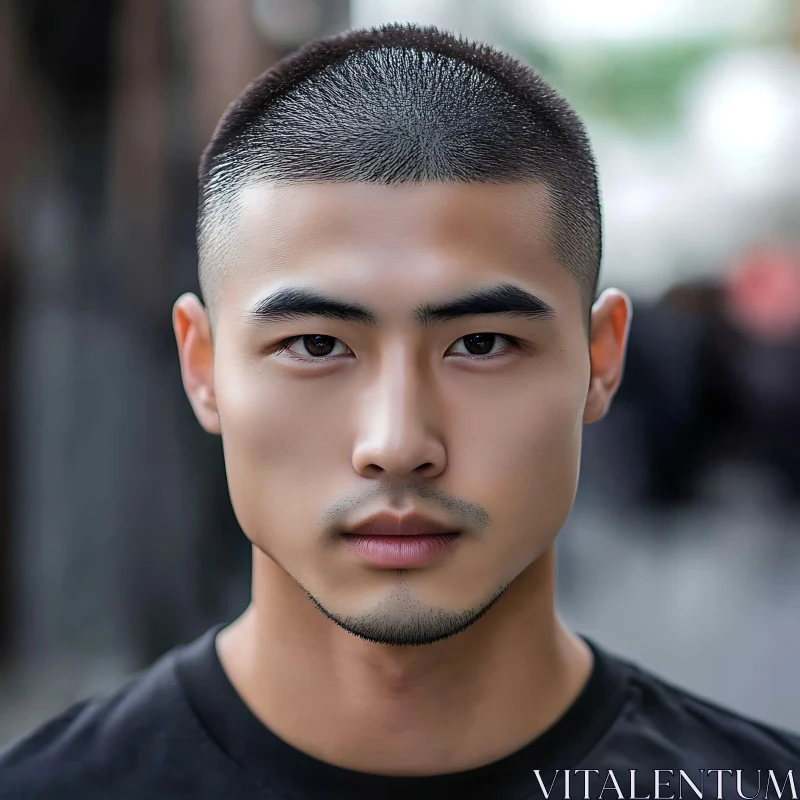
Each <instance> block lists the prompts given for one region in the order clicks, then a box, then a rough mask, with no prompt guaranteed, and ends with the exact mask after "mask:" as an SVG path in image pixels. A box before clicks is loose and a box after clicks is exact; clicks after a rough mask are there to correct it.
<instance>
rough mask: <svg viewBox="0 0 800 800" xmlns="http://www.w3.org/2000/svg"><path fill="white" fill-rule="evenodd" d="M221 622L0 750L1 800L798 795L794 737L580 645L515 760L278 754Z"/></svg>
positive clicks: (282, 749) (286, 748) (286, 749)
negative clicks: (384, 762) (367, 762)
mask: <svg viewBox="0 0 800 800" xmlns="http://www.w3.org/2000/svg"><path fill="white" fill-rule="evenodd" d="M221 627H222V626H218V627H215V628H212V629H211V630H210V631H208V632H207V633H206V634H205V635H204V636H203V637H201V638H200V639H198V640H197V641H196V642H194V643H192V644H190V645H187V646H185V647H181V648H177V649H175V650H173V651H172V652H170V653H168V654H167V655H166V656H164V657H163V658H162V659H160V660H159V661H158V662H157V663H156V664H155V665H153V666H152V667H151V668H150V669H148V670H146V671H145V672H143V673H141V674H139V675H138V676H136V677H134V678H133V679H131V680H130V681H129V682H127V683H126V684H125V685H124V686H122V687H121V688H119V689H117V690H115V691H113V692H109V693H106V694H104V695H99V696H97V697H94V698H91V699H89V700H87V701H84V702H81V703H78V704H76V705H74V706H73V707H72V708H70V709H69V710H67V711H65V712H64V713H63V714H61V715H60V716H58V717H56V718H55V719H53V720H51V721H50V722H48V723H46V724H45V725H43V726H42V727H41V728H39V729H38V730H36V731H34V732H33V733H32V734H30V735H28V736H26V737H24V738H23V739H21V740H19V741H18V742H16V743H14V744H12V745H11V746H10V747H9V748H8V749H6V750H5V751H4V752H2V753H0V798H2V800H11V799H12V798H14V800H28V798H30V799H31V800H34V799H35V800H55V799H56V798H58V800H134V799H135V800H162V799H163V800H166V799H167V798H169V800H178V799H179V798H191V800H211V798H214V799H215V800H219V799H220V798H224V800H250V798H253V800H255V798H259V800H273V799H275V800H277V799H278V798H281V799H282V800H306V799H307V798H314V800H317V798H331V800H339V798H341V800H345V798H346V800H359V798H364V799H365V800H366V799H367V798H369V800H393V799H394V798H398V799H399V798H402V799H403V800H425V799H426V798H431V799H433V798H436V800H446V799H447V798H458V799H459V800H463V798H487V799H488V800H512V799H513V800H522V798H544V797H549V798H551V800H555V799H556V798H557V799H558V800H562V798H567V797H569V798H573V799H577V798H584V797H591V798H602V799H603V800H605V799H606V798H627V799H628V800H631V798H646V797H647V796H648V795H649V796H650V798H651V799H652V800H655V799H656V798H678V797H683V798H690V799H691V798H695V797H698V796H702V797H708V798H716V797H724V798H737V797H748V798H756V797H758V798H761V797H771V798H779V797H781V796H782V797H783V798H792V797H794V798H796V797H798V794H800V737H798V736H796V735H794V734H790V733H788V732H785V731H781V730H778V729H776V728H773V727H769V726H766V725H763V724H760V723H758V722H755V721H752V720H748V719H745V718H743V717H742V716H740V715H738V714H735V713H733V712H731V711H727V710H725V709H722V708H720V707H718V706H715V705H713V704H711V703H709V702H707V701H705V700H702V699H700V698H698V697H695V696H694V695H691V694H689V693H687V692H685V691H683V690H681V689H679V688H676V687H674V686H671V685H670V684H668V683H666V682H664V681H663V680H661V679H659V678H657V677H656V676H655V675H653V674H651V673H648V672H646V671H644V670H642V669H641V668H639V667H637V666H635V665H634V664H632V663H631V662H629V661H626V660H624V659H622V658H620V657H618V656H615V655H612V654H611V653H610V652H608V651H606V650H605V649H603V648H601V647H599V646H598V645H597V644H596V643H594V642H592V641H590V640H589V639H586V638H585V637H584V641H586V642H587V644H588V645H589V646H590V647H591V648H592V651H593V652H594V659H595V660H594V668H593V671H592V674H591V676H590V678H589V680H588V682H587V684H586V686H585V687H584V689H583V691H582V692H581V694H580V695H579V697H578V698H577V700H576V701H575V702H574V703H573V704H572V705H571V706H570V707H569V708H568V709H567V710H566V712H565V713H564V714H563V715H562V716H561V718H560V719H559V720H558V721H557V722H556V723H555V724H554V725H553V726H552V727H551V728H550V729H548V730H547V731H546V732H545V733H544V734H543V735H541V736H539V737H538V738H537V739H536V740H534V741H533V742H531V743H530V744H528V745H527V746H525V747H523V748H522V749H521V750H518V751H517V752H516V753H513V754H511V755H509V756H508V757H506V758H503V759H501V760H500V761H497V762H495V763H493V764H490V765H488V766H484V767H479V768H477V769H473V770H469V771H466V772H460V773H456V774H449V775H439V776H435V777H416V778H414V777H396V778H392V777H385V776H378V775H368V774H365V773H361V772H353V771H350V770H346V769H341V768H339V767H336V766H333V765H330V764H326V763H324V762H321V761H318V760H317V759H315V758H312V757H311V756H309V755H306V754H305V753H303V752H301V751H299V750H297V749H295V748H294V747H292V746H290V745H289V744H287V743H286V742H284V741H283V740H281V739H280V738H278V737H277V736H276V735H275V734H273V733H271V732H270V731H269V730H268V729H267V728H266V727H265V726H264V725H263V724H262V723H261V722H260V721H259V720H258V719H257V718H256V717H255V716H254V715H253V714H252V713H251V712H250V710H249V709H248V708H247V706H246V705H245V703H244V702H243V701H242V699H241V698H240V697H239V695H238V694H237V693H236V691H235V689H234V688H233V686H232V685H231V683H230V682H229V680H228V678H227V676H226V675H225V672H224V670H223V669H222V665H221V663H220V661H219V658H218V657H217V652H216V647H215V639H216V635H217V633H218V632H219V631H220V630H221ZM632 770H635V772H633V773H632V772H631V771H632ZM656 770H660V771H661V772H656ZM681 770H683V773H681V772H680V771H681ZM670 771H671V772H670ZM737 771H738V776H737ZM737 777H738V780H739V783H738V784H737ZM567 778H568V779H569V790H568V791H567V789H566V786H565V781H566V780H567ZM586 781H588V789H589V791H588V792H586V791H585V789H586ZM719 782H721V788H722V792H721V794H720V793H719V792H718V783H719ZM656 783H660V788H659V790H658V792H656V789H655V787H656ZM604 787H605V789H604ZM693 787H696V788H693ZM793 789H794V790H795V791H793ZM698 790H699V791H700V792H701V794H698Z"/></svg>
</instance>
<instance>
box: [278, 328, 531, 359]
mask: <svg viewBox="0 0 800 800" xmlns="http://www.w3.org/2000/svg"><path fill="white" fill-rule="evenodd" d="M481 333H483V331H481ZM487 333H488V331H487ZM309 335H314V334H303V335H302V336H290V337H289V338H288V339H284V340H283V341H282V342H280V344H279V345H278V350H276V352H275V355H281V354H282V353H285V354H286V355H287V356H289V358H293V359H294V360H295V361H302V362H304V363H306V364H307V363H309V362H312V363H314V364H324V363H325V362H326V361H333V360H335V359H337V358H341V356H321V357H319V358H304V357H303V356H298V355H296V354H295V353H291V352H289V348H290V347H291V346H292V345H293V344H294V343H295V342H299V341H300V340H301V339H304V338H305V337H306V336H309ZM474 335H475V334H471V333H468V334H467V335H466V336H461V337H459V338H458V339H456V342H460V341H461V340H462V339H466V338H467V337H468V336H474ZM491 335H492V336H496V337H498V338H499V339H502V340H503V341H504V342H505V343H506V344H507V345H508V346H509V347H510V348H512V349H513V350H522V349H523V347H524V345H523V343H522V340H521V339H518V338H517V337H516V336H509V335H508V334H507V333H493V334H491ZM330 338H331V339H334V340H335V341H337V342H339V341H341V339H336V337H335V336H331V337H330ZM342 344H344V342H342ZM454 344H455V342H454ZM345 347H347V345H345ZM349 349H350V348H348V350H349ZM498 355H503V354H502V353H496V354H495V355H491V356H473V355H461V356H460V357H461V358H466V359H469V360H470V361H488V360H490V359H492V358H497V356H498Z"/></svg>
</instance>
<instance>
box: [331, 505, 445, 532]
mask: <svg viewBox="0 0 800 800" xmlns="http://www.w3.org/2000/svg"><path fill="white" fill-rule="evenodd" d="M445 533H450V534H453V533H458V531H457V530H456V529H454V528H453V527H452V526H449V525H445V524H443V523H441V522H437V521H436V520H434V519H431V518H430V517H426V516H425V515H424V514H420V513H418V512H416V511H414V512H411V513H408V514H402V515H399V514H391V513H388V512H385V511H382V512H379V513H377V514H373V515H372V516H371V517H368V518H367V519H365V520H362V521H361V522H359V523H358V524H357V525H355V526H353V527H352V528H350V529H349V530H347V531H345V534H346V535H347V534H350V535H353V536H437V535H441V534H445Z"/></svg>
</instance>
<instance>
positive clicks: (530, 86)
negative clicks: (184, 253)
mask: <svg viewBox="0 0 800 800" xmlns="http://www.w3.org/2000/svg"><path fill="white" fill-rule="evenodd" d="M259 180H274V181H279V182H293V181H320V182H343V181H364V182H372V183H380V184H389V185H391V184H402V183H430V182H486V183H505V182H513V181H526V180H529V181H533V182H539V183H542V184H544V185H545V186H546V187H547V190H548V192H547V194H548V198H549V206H550V209H549V210H550V218H551V225H550V227H551V232H552V238H553V241H552V246H553V248H554V252H555V255H556V257H557V258H558V260H559V262H560V263H561V264H562V265H563V266H564V267H565V268H566V269H567V270H568V271H569V272H570V273H571V274H572V275H573V276H574V277H575V279H576V280H577V282H578V286H579V288H580V290H581V293H582V295H583V298H584V300H585V302H586V307H587V309H588V308H589V307H590V306H591V303H592V302H593V300H594V296H595V293H596V291H597V282H598V275H599V271H600V257H601V216H600V198H599V189H598V181H597V171H596V165H595V161H594V157H593V155H592V151H591V147H590V144H589V140H588V137H587V135H586V131H585V129H584V126H583V124H582V123H581V121H580V119H579V118H578V117H577V115H576V114H575V112H574V111H573V110H572V108H571V107H570V105H569V104H568V103H567V101H566V100H564V99H563V98H562V97H561V96H560V95H559V94H557V93H556V92H555V90H554V89H553V88H552V87H550V86H549V85H548V84H547V83H546V82H545V81H544V80H542V78H541V77H540V76H538V75H537V74H536V73H535V72H534V71H533V70H532V69H531V68H530V67H528V66H527V65H525V64H523V63H522V62H520V61H518V60H516V59H514V58H512V57H510V56H508V55H506V54H504V53H501V52H498V51H497V50H495V49H493V48H492V47H490V46H488V45H486V44H481V43H477V42H470V41H466V40H465V39H463V38H460V37H456V36H453V35H451V34H448V33H445V32H442V31H439V30H438V29H436V28H433V27H425V28H420V27H417V26H414V25H400V24H393V25H385V26H383V27H380V28H373V29H371V30H359V31H349V32H346V33H344V34H341V35H338V36H334V37H330V38H325V39H318V40H316V41H313V42H311V43H310V44H308V45H306V46H305V47H303V48H302V49H300V50H298V51H297V52H295V53H293V54H291V55H289V56H287V57H286V58H284V59H283V60H282V61H280V62H279V63H278V64H276V65H275V66H273V67H272V68H271V69H269V70H267V71H266V72H265V73H264V74H263V75H261V76H260V77H258V78H256V79H255V80H254V81H252V82H251V83H250V85H249V86H248V87H247V88H246V89H245V90H244V92H243V93H242V94H241V95H240V96H239V98H238V99H236V100H235V101H234V102H233V103H232V104H231V105H230V107H229V108H228V110H227V111H226V112H225V114H224V115H223V117H222V119H221V120H220V122H219V124H218V125H217V128H216V131H215V132H214V135H213V137H212V139H211V141H210V143H209V144H208V147H207V148H206V150H205V152H204V153H203V157H202V159H201V162H200V171H199V210H198V224H197V238H198V255H199V278H200V287H201V292H202V295H203V298H204V301H205V302H206V304H207V305H208V304H209V303H210V304H212V305H213V303H214V300H215V296H216V290H217V287H218V285H219V283H220V281H221V280H222V279H223V277H224V276H223V275H222V274H221V272H222V271H223V268H222V267H221V264H222V263H223V261H229V260H230V259H224V255H225V250H226V249H227V239H226V229H228V230H229V229H230V227H231V219H232V217H233V215H234V214H235V211H236V208H237V203H238V197H239V192H240V190H241V189H242V188H243V187H244V186H245V185H247V184H249V183H252V182H255V181H259Z"/></svg>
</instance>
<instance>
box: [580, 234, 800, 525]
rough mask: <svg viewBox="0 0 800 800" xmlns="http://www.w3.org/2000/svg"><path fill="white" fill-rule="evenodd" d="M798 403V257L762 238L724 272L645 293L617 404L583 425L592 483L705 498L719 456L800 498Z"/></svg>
mask: <svg viewBox="0 0 800 800" xmlns="http://www.w3.org/2000/svg"><path fill="white" fill-rule="evenodd" d="M798 408H800V258H798V255H797V252H795V251H792V250H791V249H789V248H786V247H784V248H764V249H759V250H755V251H753V252H752V253H748V254H746V256H745V257H744V258H743V259H742V261H741V263H740V264H738V265H736V268H735V269H734V270H732V271H731V273H730V275H729V277H728V278H727V279H726V280H725V281H719V282H710V281H708V282H707V281H698V282H694V283H686V284H681V285H678V286H675V287H674V288H673V289H672V290H670V291H669V292H667V294H666V295H665V296H664V297H663V298H662V299H661V300H659V301H658V302H656V303H650V304H647V303H642V302H640V303H638V304H637V306H636V313H635V314H634V316H633V322H632V325H631V336H630V344H629V348H628V360H627V367H626V374H625V380H624V381H623V383H622V386H621V387H620V391H619V394H618V396H617V401H616V404H615V406H614V407H612V409H611V411H610V412H609V415H608V418H607V419H606V420H605V421H603V422H602V423H601V424H600V425H598V426H595V428H596V430H592V429H591V428H588V429H587V430H586V436H587V449H588V451H589V461H590V462H591V463H590V464H589V469H588V470H587V473H588V475H587V483H588V484H589V485H590V489H592V488H594V489H596V491H597V495H598V496H606V497H608V498H610V499H611V501H612V503H615V504H621V505H625V504H631V503H632V504H637V505H641V506H642V507H645V508H650V509H665V510H668V509H675V508H678V507H681V506H685V505H687V504H689V503H691V502H694V501H696V500H697V499H698V488H699V482H700V479H701V478H702V477H703V475H704V474H706V472H707V471H708V470H709V469H710V468H711V467H713V466H715V465H718V464H720V463H722V462H728V461H739V462H746V463H750V464H752V465H757V466H760V467H762V468H766V469H767V470H769V473H770V475H771V477H772V478H773V479H774V481H775V484H776V487H777V489H778V493H779V495H780V496H781V498H782V499H783V500H785V501H786V502H787V503H797V502H800V415H798V413H797V409H798ZM620 432H622V434H623V435H622V436H620ZM615 439H616V441H617V444H616V445H615V446H610V445H609V442H611V441H614V440H615ZM620 441H621V442H623V444H622V445H621V446H620V444H619V442H620ZM603 450H605V451H606V455H602V453H603ZM608 459H611V460H612V461H613V462H614V467H613V469H608ZM609 475H611V476H620V475H621V476H623V477H622V479H621V480H617V482H615V483H614V484H609V483H608V480H607V479H606V477H605V476H609Z"/></svg>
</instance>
